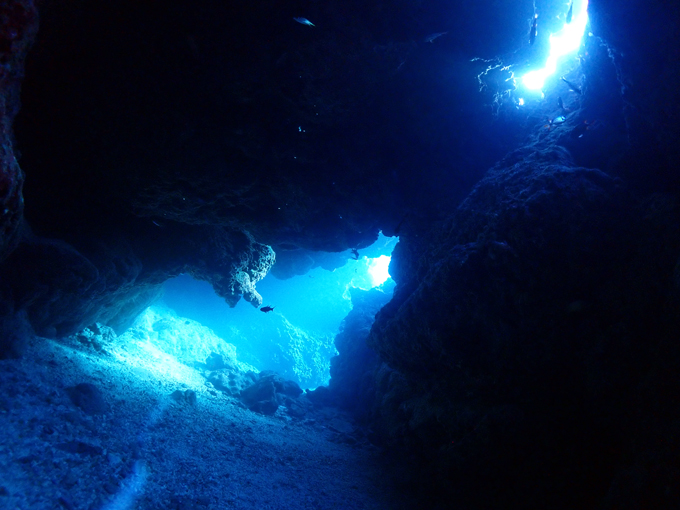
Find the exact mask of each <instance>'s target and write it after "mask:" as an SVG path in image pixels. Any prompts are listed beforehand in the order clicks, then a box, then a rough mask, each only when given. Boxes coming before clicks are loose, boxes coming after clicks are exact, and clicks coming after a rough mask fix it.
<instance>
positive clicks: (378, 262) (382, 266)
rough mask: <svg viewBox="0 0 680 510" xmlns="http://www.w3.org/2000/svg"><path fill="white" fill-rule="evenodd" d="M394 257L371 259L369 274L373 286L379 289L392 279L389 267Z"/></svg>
mask: <svg viewBox="0 0 680 510" xmlns="http://www.w3.org/2000/svg"><path fill="white" fill-rule="evenodd" d="M391 259H392V257H389V256H387V255H380V257H377V258H374V259H370V261H369V264H368V274H369V276H370V277H371V285H372V286H373V287H377V286H378V285H382V284H383V283H385V282H386V281H387V279H388V278H390V273H389V267H390V260H391Z"/></svg>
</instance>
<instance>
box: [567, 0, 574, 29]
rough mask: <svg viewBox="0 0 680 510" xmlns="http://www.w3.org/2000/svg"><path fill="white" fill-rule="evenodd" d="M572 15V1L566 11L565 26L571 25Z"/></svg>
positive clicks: (572, 0)
mask: <svg viewBox="0 0 680 510" xmlns="http://www.w3.org/2000/svg"><path fill="white" fill-rule="evenodd" d="M573 13H574V0H571V2H570V3H569V10H568V11H567V25H568V24H569V23H571V16H572V14H573Z"/></svg>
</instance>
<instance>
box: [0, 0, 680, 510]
mask: <svg viewBox="0 0 680 510" xmlns="http://www.w3.org/2000/svg"><path fill="white" fill-rule="evenodd" d="M546 4H548V3H547V2H540V1H537V2H536V6H533V5H531V2H526V3H525V5H522V6H518V4H517V2H516V1H514V0H513V1H511V0H502V1H491V0H482V1H479V2H464V3H463V2H460V3H456V2H454V3H451V2H449V1H446V2H443V1H441V2H440V1H434V2H429V3H423V2H419V1H409V0H400V1H399V2H397V3H394V2H391V3H388V2H385V1H384V0H373V1H367V2H366V1H362V2H359V1H358V0H348V1H343V2H339V1H330V2H316V3H314V4H309V5H307V6H306V7H305V12H304V15H305V16H308V17H309V19H311V20H313V22H314V23H315V24H316V27H314V28H310V27H305V26H302V25H300V24H297V23H295V22H294V21H293V20H292V17H293V16H299V15H301V13H300V12H299V8H300V7H299V6H297V5H292V4H287V3H280V2H279V3H276V2H271V1H263V2H250V3H247V2H246V3H241V4H239V5H234V3H233V2H224V1H213V0H197V1H193V2H173V3H172V5H171V6H166V7H167V8H163V9H159V8H158V5H157V4H156V3H155V2H143V1H142V2H140V1H137V0H134V1H133V0H122V1H118V2H88V1H86V0H75V1H72V2H58V1H50V0H48V1H45V2H44V3H43V4H42V6H43V7H42V11H41V29H40V31H39V32H38V34H37V38H35V45H34V47H33V51H32V52H31V53H30V54H29V57H28V61H27V62H26V67H25V69H26V73H25V79H24V57H25V55H26V53H27V50H28V47H29V46H30V44H31V42H32V40H33V39H34V36H35V33H36V27H37V14H36V9H35V6H34V3H33V2H31V1H30V0H7V1H5V2H3V3H2V6H0V22H1V23H0V262H1V265H0V316H1V319H0V331H1V332H2V333H3V335H2V338H1V339H0V354H2V355H4V354H9V353H10V352H11V351H13V350H17V348H18V347H20V344H21V343H22V341H23V340H22V339H23V338H25V337H26V336H27V335H28V332H30V331H31V327H32V328H33V329H34V330H35V332H36V333H38V334H39V335H43V336H63V335H69V334H72V333H75V332H77V331H80V330H82V329H83V328H85V327H89V326H91V325H92V324H96V323H101V324H105V325H107V326H110V327H113V328H114V329H115V330H116V331H118V332H120V331H121V330H123V329H125V328H126V327H127V326H128V325H129V324H130V322H131V320H132V319H133V318H134V317H135V315H137V314H138V313H139V311H140V310H142V309H143V308H144V307H146V306H147V305H148V304H149V303H150V302H152V301H153V300H154V299H155V298H156V296H157V292H158V289H159V286H160V285H161V284H162V283H163V282H164V281H165V280H166V279H167V278H169V277H172V276H175V275H178V274H180V273H189V274H191V275H192V276H194V277H196V278H198V279H202V280H206V281H209V282H210V283H211V284H212V285H213V287H214V288H215V290H216V292H218V294H219V295H220V296H222V297H223V298H224V299H225V300H226V302H228V303H229V304H230V305H234V304H235V303H236V302H237V301H238V300H239V299H240V298H241V297H244V298H245V299H246V300H248V301H249V302H250V303H252V304H253V305H255V306H258V305H259V304H260V303H261V298H260V297H259V295H258V293H257V291H256V289H255V285H256V283H257V282H258V281H259V280H260V279H261V278H262V277H263V276H264V275H265V274H266V273H267V272H268V271H269V270H270V268H271V267H272V264H273V263H274V260H275V253H281V254H282V255H281V260H282V262H283V263H282V264H281V267H280V268H279V269H278V270H276V273H277V274H278V276H280V277H282V278H285V277H289V276H291V275H295V274H300V273H303V272H304V271H306V270H308V269H309V268H311V267H314V266H315V265H323V264H326V263H328V265H333V264H335V263H340V261H338V260H323V261H322V260H321V258H320V257H318V255H313V254H314V253H317V252H319V251H326V252H341V251H343V250H347V249H349V248H356V247H362V246H366V245H368V244H369V243H370V241H372V240H373V239H375V237H376V234H377V232H378V231H379V230H383V232H385V233H386V234H397V233H398V234H399V236H400V237H401V239H402V241H401V242H400V244H399V245H398V247H397V248H396V250H395V252H394V254H393V261H392V266H391V274H392V276H393V278H394V279H395V280H396V281H397V283H398V285H397V287H396V289H395V294H394V299H393V300H392V301H391V302H390V303H389V304H388V305H386V306H385V308H384V309H383V310H382V311H381V312H380V313H379V314H378V317H377V322H376V324H375V326H374V328H373V330H372V333H371V335H370V342H371V345H372V346H373V348H374V349H375V352H377V353H378V355H379V356H380V362H381V364H380V365H379V368H378V370H377V371H376V378H375V382H374V384H375V388H376V390H375V391H376V393H377V398H376V400H375V401H374V407H373V408H372V415H371V420H372V425H373V427H374V429H375V431H376V434H375V437H374V438H375V440H376V441H382V443H383V444H385V445H387V446H388V447H389V450H390V451H392V452H398V453H399V454H400V455H401V457H400V458H401V459H406V461H407V462H408V463H409V465H412V466H414V467H415V468H416V473H418V474H421V475H422V476H420V477H418V476H414V482H416V484H417V485H418V486H419V487H420V488H421V490H422V492H423V494H425V495H430V496H431V497H432V499H431V501H430V503H432V505H435V504H436V503H438V502H441V501H442V499H439V498H440V497H442V498H445V499H444V500H445V501H448V502H451V501H454V502H456V503H457V504H458V505H459V506H461V507H463V508H509V507H513V506H516V507H521V508H593V507H602V508H611V509H613V508H660V507H667V508H673V507H674V506H675V507H677V506H680V505H678V500H680V495H678V489H677V487H678V486H679V484H678V473H680V466H679V465H678V454H677V451H678V445H677V439H676V437H677V430H676V429H677V423H678V422H680V416H679V415H678V411H677V404H676V402H675V400H674V399H673V396H674V395H677V394H680V382H679V381H678V375H677V374H678V373H680V369H679V368H678V367H680V352H679V350H678V347H677V331H678V328H679V327H680V324H678V317H680V309H679V307H680V305H679V303H680V262H679V261H680V231H679V227H678V225H679V224H680V205H679V204H680V199H679V198H678V196H679V191H680V178H679V177H678V176H680V172H678V163H677V162H678V160H680V152H679V151H680V149H679V146H678V144H677V140H678V138H679V137H680V122H679V119H680V100H679V99H678V98H679V97H680V96H679V95H678V93H677V84H678V83H679V82H680V80H679V78H680V58H678V48H680V41H679V40H678V39H679V37H680V35H679V34H680V30H679V29H678V23H679V21H678V20H680V15H679V13H678V9H680V7H679V6H678V5H677V2H676V3H673V2H662V1H661V0H651V1H645V2H642V1H641V0H626V1H621V0H616V1H615V0H591V1H590V7H589V13H590V18H591V25H590V27H589V31H590V32H592V34H593V35H592V36H589V37H588V38H587V39H586V42H585V44H584V47H583V48H582V51H581V53H580V56H581V59H580V62H579V61H577V60H573V61H572V65H571V67H570V68H569V69H568V70H569V72H571V73H573V74H574V75H575V76H576V78H575V79H577V80H578V83H579V85H580V86H581V87H582V93H581V94H576V93H573V92H568V90H567V89H565V88H564V85H563V84H559V83H558V82H559V80H558V77H556V78H555V80H554V81H553V82H550V83H548V84H547V85H546V91H545V92H546V94H545V97H544V98H542V99H535V100H532V101H527V104H526V105H525V107H523V108H519V106H518V98H517V97H516V95H513V94H512V93H511V92H512V88H513V85H512V82H510V81H507V80H506V79H505V78H506V77H507V76H508V75H509V73H510V72H514V73H516V75H517V76H518V77H519V75H520V74H521V73H523V72H524V71H526V70H528V69H529V67H530V66H531V65H533V64H535V63H536V62H537V61H539V60H540V59H541V58H542V57H543V56H545V53H546V51H547V49H548V45H549V43H548V40H547V38H546V37H543V36H542V37H540V38H539V40H537V41H536V44H535V45H532V46H530V45H528V44H527V42H526V22H527V20H528V19H530V17H531V16H532V15H533V8H534V7H536V8H537V9H540V10H541V23H542V24H541V32H540V33H541V34H544V33H545V34H548V33H549V32H550V31H551V30H554V29H556V28H557V26H558V24H559V23H561V21H560V20H559V18H558V16H559V15H561V14H563V10H564V6H560V5H557V4H555V3H552V4H550V5H546ZM435 31H446V32H447V34H446V35H445V36H442V37H440V38H439V39H437V40H436V41H435V42H434V43H432V44H430V43H426V42H423V41H424V38H425V37H426V36H427V35H428V34H431V33H433V32H435ZM496 56H498V57H497V58H494V57H496ZM473 57H484V59H494V60H493V62H494V63H493V64H490V63H489V61H488V60H483V59H482V60H474V61H473V60H472V59H473ZM506 66H511V67H510V68H507V67H506ZM475 76H478V77H479V80H475ZM22 80H23V82H22ZM20 84H21V86H22V102H23V107H22V109H21V110H20V111H19V85H20ZM480 87H481V88H482V90H481V91H480V90H479V88H480ZM559 87H563V88H562V89H560V88H559ZM560 94H561V95H564V96H565V98H566V106H567V109H568V110H569V111H568V112H566V111H565V110H563V109H561V108H558V107H557V106H556V105H557V97H558V96H559V97H561V95H560ZM567 94H569V96H567ZM577 96H578V97H577ZM18 112H19V113H18ZM563 113H568V115H566V117H567V118H566V119H565V121H564V123H562V124H560V125H559V126H554V125H552V124H550V123H547V121H548V120H551V119H554V118H555V117H556V116H557V115H561V114H563ZM15 117H16V122H14V120H15ZM546 124H547V125H546ZM13 130H14V132H13ZM14 134H16V136H17V143H16V144H15V140H14V138H13V136H14ZM17 146H18V147H19V148H20V149H21V151H22V154H21V157H20V158H18V159H19V161H20V163H21V165H22V168H21V169H20V168H19V166H18V164H17V154H18V153H17V152H16V150H15V147H17ZM518 147H520V148H519V149H518ZM506 154H507V156H505V157H504V158H503V156H504V155H506ZM499 160H500V163H498V164H497V165H496V166H495V167H493V169H492V170H491V171H490V172H489V173H488V174H487V175H486V177H485V178H484V180H483V181H482V182H481V183H479V185H478V186H477V187H476V188H474V191H473V192H472V193H471V194H470V195H469V197H468V198H467V199H466V200H465V201H464V202H463V203H462V205H460V204H461V201H462V200H463V199H464V198H465V197H466V196H467V195H468V194H469V193H470V190H471V189H472V187H473V186H474V185H475V183H477V182H478V181H479V179H480V178H481V177H482V176H483V175H484V172H485V171H486V170H487V169H488V168H490V167H492V166H493V165H494V163H496V162H497V161H499ZM23 172H25V173H26V175H27V178H26V182H25V185H24V175H23ZM22 186H23V188H22ZM22 189H23V193H24V196H25V199H26V206H25V210H24V206H23V200H22ZM459 205H460V207H459V208H458V206H459ZM22 214H25V218H24V220H25V224H24V221H23V220H22ZM29 225H30V228H29V227H28V226H29ZM329 258H330V259H333V256H329ZM362 320H363V319H362ZM362 324H364V323H363V322H362ZM361 328H364V326H361V325H360V329H361ZM4 333H7V334H4ZM95 336H96V335H95ZM347 347H349V346H347ZM350 352H353V349H349V348H348V351H347V353H348V354H349V353H350ZM357 358H358V359H362V360H363V359H364V357H363V354H361V353H359V351H357ZM204 359H205V358H204ZM367 366H368V365H367ZM367 366H366V367H363V368H362V365H361V364H359V365H357V366H356V367H354V368H355V369H356V370H353V369H352V368H350V367H349V366H347V365H345V364H344V362H343V363H340V361H338V362H337V364H336V365H335V367H334V370H336V374H337V375H338V377H339V376H340V374H341V373H345V374H347V381H349V380H352V381H354V382H355V383H356V384H358V385H359V387H357V386H355V385H354V383H352V384H350V383H349V382H348V383H347V385H346V386H343V391H344V392H345V393H344V395H345V397H346V398H349V396H350V395H354V396H359V397H360V398H363V397H362V395H365V394H366V393H365V391H366V388H367V387H368V385H366V384H365V382H364V381H365V378H364V377H363V374H365V373H366V368H367ZM360 375H361V376H360ZM338 380H340V379H338ZM261 381H263V382H262V383H261V385H260V386H258V387H256V388H254V389H252V390H251V392H252V393H253V395H250V397H252V398H251V399H250V401H252V403H251V405H253V406H260V409H261V410H262V411H266V412H271V411H272V409H274V406H278V404H279V402H280V401H281V400H280V399H281V398H283V397H280V395H282V393H280V392H279V391H278V390H277V386H276V384H277V383H276V381H275V380H274V379H272V378H263V379H261ZM332 393H333V392H331V391H330V390H327V391H326V390H318V391H317V392H314V393H310V399H314V398H318V399H319V400H325V399H326V397H327V396H328V395H332ZM312 395H315V396H314V397H313V396H312ZM286 398H291V397H286ZM258 403H263V404H258ZM274 410H275V409H274ZM358 411H360V412H361V411H363V412H365V411H366V408H362V409H360V410H358ZM65 448H67V449H71V450H72V449H74V448H75V450H78V449H79V448H80V446H78V445H75V446H73V445H71V444H68V445H67V446H66V447H65ZM425 499H426V498H425ZM427 503H428V502H427V501H425V502H424V503H423V504H424V505H426V504H427ZM441 507H445V505H444V506H441V505H440V508H441Z"/></svg>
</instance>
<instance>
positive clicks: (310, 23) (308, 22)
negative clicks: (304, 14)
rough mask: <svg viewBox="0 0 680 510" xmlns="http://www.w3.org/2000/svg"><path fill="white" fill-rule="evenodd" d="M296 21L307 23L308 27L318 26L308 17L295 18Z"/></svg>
mask: <svg viewBox="0 0 680 510" xmlns="http://www.w3.org/2000/svg"><path fill="white" fill-rule="evenodd" d="M293 19H294V20H295V21H297V22H298V23H301V24H302V25H307V26H308V27H314V26H316V25H315V24H314V23H312V22H311V21H309V20H308V19H307V18H293Z"/></svg>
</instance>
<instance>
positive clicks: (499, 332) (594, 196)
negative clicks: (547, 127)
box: [369, 151, 680, 508]
mask: <svg viewBox="0 0 680 510" xmlns="http://www.w3.org/2000/svg"><path fill="white" fill-rule="evenodd" d="M679 213H680V210H679V209H678V204H677V200H673V199H670V201H669V199H668V198H667V197H657V198H655V199H652V200H650V201H649V202H642V203H641V202H640V201H639V200H638V199H636V198H634V197H633V196H631V195H630V193H629V192H627V191H626V190H625V189H624V187H623V186H622V185H621V183H620V182H618V181H617V180H615V179H612V178H611V177H608V176H607V175H605V174H603V173H602V172H600V171H597V170H588V169H584V168H577V167H572V166H570V165H569V159H568V157H566V155H565V153H564V152H563V151H554V152H545V153H543V152H536V153H534V154H529V153H516V154H511V155H510V156H508V157H507V158H506V159H505V160H504V161H502V162H501V163H500V164H499V165H497V166H496V167H495V168H494V169H493V170H491V171H490V172H489V174H488V175H487V177H485V178H484V179H483V180H482V181H481V182H480V184H479V185H478V186H477V187H476V188H475V190H474V191H473V192H472V194H471V195H470V196H469V197H468V198H467V199H466V200H465V202H463V204H462V205H461V207H460V208H459V211H458V212H457V214H456V215H455V216H454V217H453V218H452V219H451V220H450V221H448V222H447V223H445V224H444V225H443V226H442V227H441V228H440V229H437V230H436V231H435V232H433V234H432V237H431V239H430V244H429V245H423V244H421V242H418V241H417V240H414V239H409V238H406V239H405V240H403V241H402V242H403V243H404V244H405V245H406V246H408V245H409V244H416V245H418V246H419V248H418V249H410V250H409V249H401V250H398V251H395V253H394V254H393V260H394V261H395V264H394V265H395V268H397V267H410V268H412V269H411V270H410V271H409V272H408V273H402V272H399V271H395V277H396V278H397V281H398V285H397V288H396V290H395V297H394V299H393V300H392V301H391V302H390V303H389V304H388V305H386V306H385V307H384V308H383V309H382V311H381V312H379V314H378V316H377V318H376V323H375V326H374V327H373V330H372V334H371V336H370V342H369V343H370V345H371V346H372V347H373V348H374V349H376V350H377V351H378V352H379V353H380V356H381V359H382V360H384V361H385V362H386V363H387V365H389V366H387V365H385V366H383V368H382V369H381V371H380V372H379V373H378V378H377V385H378V388H379V392H378V397H377V401H378V402H379V405H378V408H377V412H376V414H375V416H374V419H375V424H376V426H378V427H379V428H380V430H381V431H382V433H383V437H382V440H384V441H386V442H387V443H389V444H391V445H392V447H394V446H395V445H399V446H401V447H403V448H404V449H405V450H406V451H407V452H409V454H411V455H416V456H417V457H418V460H417V461H418V462H420V463H422V467H423V470H424V471H423V472H424V473H425V474H424V475H423V478H422V480H421V478H420V477H419V478H418V480H419V483H422V482H423V480H426V479H428V480H430V481H432V480H434V482H433V485H434V487H432V486H430V490H435V487H436V489H439V490H443V492H444V494H445V495H446V497H447V498H453V499H455V500H456V501H461V504H463V506H466V507H474V508H486V507H497V506H507V507H518V506H524V505H528V506H531V507H546V508H547V507H550V508H567V507H574V506H590V505H592V504H593V503H594V502H595V501H602V500H603V498H604V495H605V494H607V493H608V491H609V494H610V496H609V497H610V498H611V500H612V502H613V503H612V504H614V505H616V504H618V501H620V500H621V499H620V498H623V500H625V499H626V498H627V497H631V498H633V499H634V500H635V501H639V502H640V504H642V501H645V500H647V499H648V498H651V499H652V500H654V501H657V500H658V501H666V500H667V498H671V500H672V499H673V498H677V497H678V496H679V495H678V494H675V493H673V494H672V495H664V493H663V491H662V490H661V486H662V485H663V483H664V482H663V479H664V477H667V476H672V475H671V472H669V471H665V469H666V468H661V469H662V470H663V471H664V474H660V475H658V476H660V477H661V478H657V475H653V474H652V472H651V471H653V470H654V469H656V468H654V467H651V466H649V465H648V467H646V468H642V467H641V466H640V463H643V464H644V461H643V458H644V457H645V456H646V455H647V454H651V452H652V451H655V452H656V453H658V454H661V451H660V450H658V449H657V447H654V446H653V445H651V444H650V445H649V446H648V447H646V448H647V449H646V452H645V451H643V450H645V448H643V450H638V447H637V446H636V444H637V442H638V441H643V442H644V438H646V437H648V436H649V435H650V434H651V435H657V436H659V435H660V437H663V438H665V439H664V441H672V439H671V438H670V436H669V434H670V431H669V430H668V429H667V428H666V427H667V425H666V424H665V420H658V419H653V418H652V416H653V415H654V413H655V411H654V408H655V406H658V405H663V404H662V402H666V405H668V404H669V403H670V401H668V400H667V399H668V398H670V397H671V395H673V394H675V393H676V392H677V391H678V390H680V378H678V377H677V376H670V374H669V373H667V372H666V370H667V368H666V367H667V366H668V364H669V363H671V364H673V363H675V362H676V361H677V360H678V359H680V350H678V348H677V345H675V342H673V341H672V338H673V336H674V335H673V331H675V330H676V329H677V327H678V326H679V325H680V324H678V317H680V308H679V307H680V302H679V301H678V300H677V299H672V290H673V287H672V286H673V282H672V281H671V279H670V275H671V274H672V271H673V267H674V265H675V264H676V261H677V255H678V253H680V230H679V229H678V228H677V226H676V225H677V224H678V223H677V222H678V220H680V217H679V216H678V214H679ZM669 216H670V217H672V218H673V219H669ZM651 252H655V253H656V255H655V256H654V257H653V259H652V258H650V253H651ZM661 352H664V355H663V356H662V357H660V353H661ZM670 360H675V361H670ZM395 369H396V371H395ZM662 381H663V382H662ZM660 385H667V386H664V387H663V389H662V387H661V386H660ZM645 401H648V402H653V404H643V402H645ZM633 402H634V403H635V406H636V407H635V410H633V408H631V407H630V406H631V403H633ZM676 419H677V418H676ZM665 462H666V461H662V464H663V463H665ZM427 466H429V468H427ZM633 466H636V467H635V468H634V467H633ZM657 467H658V466H657ZM631 469H643V471H645V473H644V474H640V476H641V477H643V478H647V477H650V476H651V477H652V478H653V479H654V482H653V483H652V482H650V483H652V485H651V486H647V487H644V488H642V487H638V488H637V489H635V490H634V491H629V492H628V493H627V496H625V497H624V496H622V495H621V494H617V491H619V490H620V489H618V488H616V487H617V486H618V485H619V483H620V482H619V480H620V478H621V477H624V478H625V477H627V476H629V475H628V474H626V473H629V471H630V470H631ZM649 470H651V471H649ZM656 484H661V485H659V486H658V487H659V488H658V489H657V488H655V487H657V485H656ZM440 496H441V494H440Z"/></svg>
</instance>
